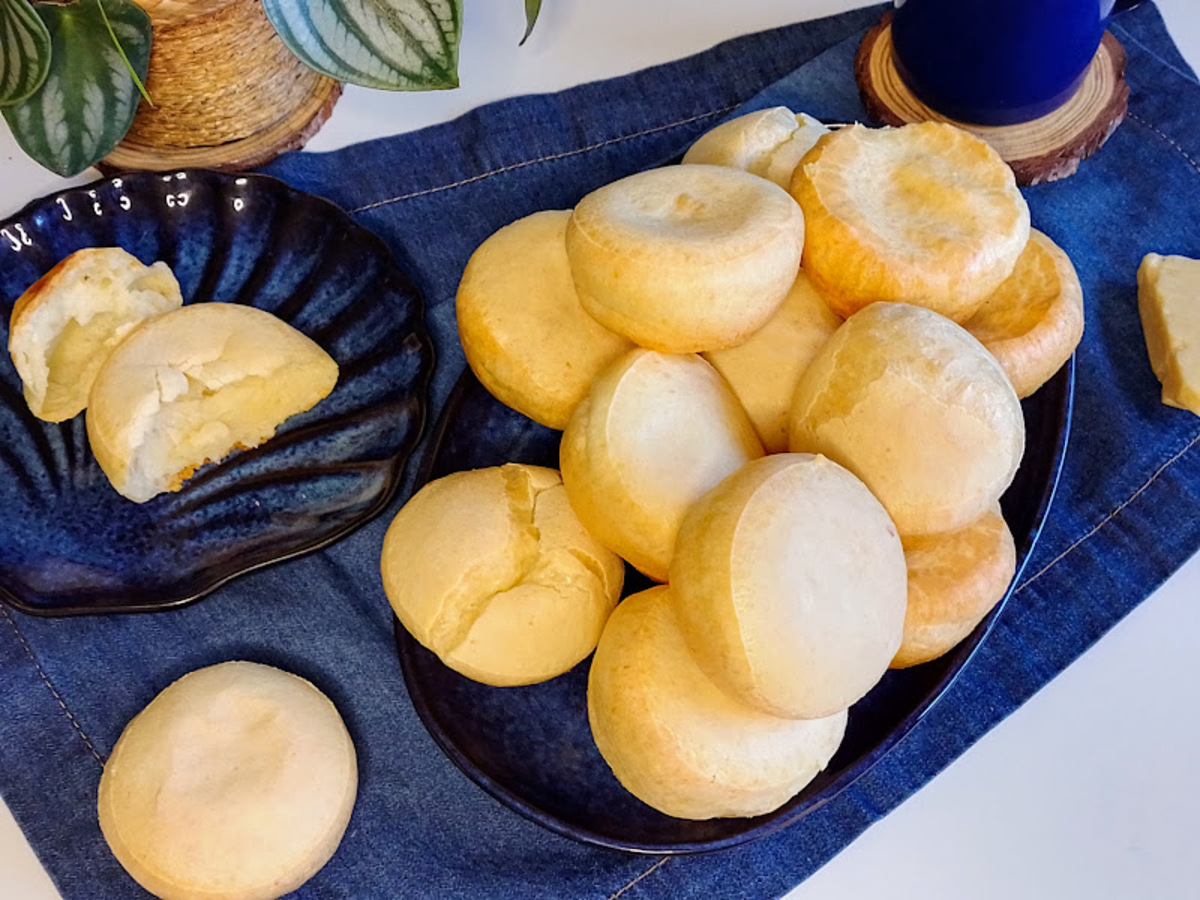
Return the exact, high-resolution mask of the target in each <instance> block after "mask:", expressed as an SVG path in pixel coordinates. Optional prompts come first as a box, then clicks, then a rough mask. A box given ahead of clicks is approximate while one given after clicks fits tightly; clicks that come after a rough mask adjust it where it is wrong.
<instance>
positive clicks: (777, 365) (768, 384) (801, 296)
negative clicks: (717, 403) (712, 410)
mask: <svg viewBox="0 0 1200 900" xmlns="http://www.w3.org/2000/svg"><path fill="white" fill-rule="evenodd" d="M841 324H842V320H841V319H840V318H839V317H838V316H837V315H835V314H834V312H833V311H832V310H831V309H830V308H829V304H828V303H826V302H825V299H824V298H823V297H822V296H821V295H820V294H819V293H817V290H816V288H814V287H813V286H812V282H811V281H810V280H809V278H808V276H807V275H806V274H805V272H804V270H803V269H801V270H800V272H799V274H798V275H797V276H796V283H795V284H793V285H792V289H791V290H790V291H788V295H787V297H786V298H784V301H783V304H782V305H781V306H780V307H779V309H778V310H777V311H776V313H775V315H773V316H771V318H770V319H768V320H767V323H766V324H765V325H763V327H762V328H760V329H758V331H756V332H754V334H752V335H750V337H748V338H747V339H746V340H745V341H744V342H743V343H741V344H738V346H736V347H730V348H728V349H726V350H710V351H708V352H707V353H705V354H703V356H704V358H705V359H706V360H708V362H709V364H710V365H712V367H713V368H714V369H716V370H717V371H718V372H719V373H720V374H721V377H722V378H724V379H725V380H726V381H727V382H728V383H729V386H730V387H731V388H733V392H734V394H736V395H737V398H738V400H740V401H741V404H742V406H743V407H744V408H745V410H746V414H747V415H749V416H750V421H751V422H753V423H754V429H755V430H756V431H757V432H758V436H759V437H760V438H761V439H762V442H763V448H764V449H765V450H766V451H767V452H768V453H782V452H783V451H785V450H787V448H788V446H787V445H788V417H789V416H790V415H791V410H792V396H793V395H794V394H795V393H796V384H797V382H799V381H800V376H801V375H802V374H803V373H804V370H805V369H807V368H808V364H809V363H810V362H811V361H812V359H813V357H814V356H816V355H817V351H818V350H820V349H821V347H823V346H824V344H825V342H826V341H827V340H829V338H830V337H832V336H833V333H834V332H835V331H836V330H837V328H838V326H839V325H841Z"/></svg>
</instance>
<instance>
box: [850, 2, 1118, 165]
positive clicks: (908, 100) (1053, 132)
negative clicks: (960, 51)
mask: <svg viewBox="0 0 1200 900" xmlns="http://www.w3.org/2000/svg"><path fill="white" fill-rule="evenodd" d="M891 18H892V16H891V13H890V12H888V13H885V14H884V17H883V19H882V20H881V21H880V23H879V24H878V25H876V26H875V27H874V28H872V29H871V30H870V31H869V32H867V35H866V37H864V38H863V41H862V44H861V45H859V48H858V56H857V58H856V59H855V61H854V77H855V79H856V80H857V81H858V88H859V92H860V93H861V94H862V99H863V105H864V106H866V108H867V112H868V113H869V114H870V115H871V116H872V117H873V118H875V119H877V120H878V121H880V122H882V123H884V124H886V125H907V124H909V123H911V122H928V121H933V122H950V123H951V124H953V125H957V126H958V127H960V128H963V129H965V130H967V131H969V132H971V133H972V134H975V135H978V136H979V137H981V138H983V139H984V140H985V141H987V142H988V143H989V144H991V145H992V146H993V147H995V148H996V151H997V152H998V153H999V154H1000V155H1001V156H1002V157H1003V158H1004V160H1005V161H1006V162H1007V163H1008V164H1009V165H1010V166H1012V170H1013V172H1014V174H1015V175H1016V177H1017V183H1018V184H1022V185H1028V184H1041V183H1043V182H1047V181H1057V180H1058V179H1060V178H1066V177H1067V176H1068V175H1073V174H1074V173H1075V171H1076V170H1077V169H1078V168H1079V163H1080V161H1082V160H1084V159H1086V158H1087V157H1089V156H1091V155H1092V154H1093V153H1095V152H1096V151H1097V150H1099V149H1100V147H1101V146H1102V145H1103V144H1104V142H1105V141H1106V140H1108V138H1109V135H1111V134H1112V133H1113V132H1114V131H1115V130H1116V129H1117V126H1118V125H1120V124H1121V121H1122V120H1123V119H1124V118H1125V112H1126V110H1127V109H1128V104H1129V85H1127V84H1126V83H1125V50H1124V48H1123V47H1122V46H1121V44H1120V42H1119V41H1118V40H1117V39H1116V38H1115V37H1113V36H1112V35H1111V34H1110V33H1108V32H1105V33H1104V39H1103V41H1101V43H1100V49H1099V50H1097V51H1096V56H1095V58H1094V59H1093V60H1092V63H1091V65H1090V66H1089V67H1088V70H1087V72H1086V73H1085V74H1084V78H1083V83H1082V84H1081V85H1080V86H1079V90H1078V91H1076V92H1075V95H1074V96H1073V97H1072V98H1071V99H1070V100H1068V101H1067V102H1066V103H1065V104H1063V105H1062V106H1060V107H1059V108H1058V109H1056V110H1054V112H1051V113H1047V114H1046V115H1044V116H1042V117H1041V118H1039V119H1033V120H1032V121H1029V122H1022V123H1020V124H1018V125H999V126H992V125H973V124H970V123H967V122H960V121H957V120H955V119H951V118H949V117H948V116H944V115H942V114H941V113H939V112H937V111H936V110H933V109H931V108H930V107H928V106H926V105H925V104H924V103H923V102H921V101H920V100H918V99H917V98H916V96H914V95H913V93H912V91H911V90H910V89H909V88H908V86H907V85H906V84H905V83H904V81H903V80H902V79H901V78H900V74H899V72H897V71H896V65H895V63H894V61H893V59H892V22H891Z"/></svg>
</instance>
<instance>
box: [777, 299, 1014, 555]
mask: <svg viewBox="0 0 1200 900" xmlns="http://www.w3.org/2000/svg"><path fill="white" fill-rule="evenodd" d="M790 442H791V448H792V450H795V451H799V452H806V453H823V454H825V455H826V456H828V457H829V458H830V459H833V460H836V461H837V462H839V463H841V464H842V465H843V466H845V467H846V468H847V469H849V470H850V471H851V472H853V473H854V474H856V475H857V476H858V477H859V478H861V479H862V480H863V481H864V482H866V484H867V486H868V487H869V488H870V489H871V490H872V492H874V494H875V496H876V497H878V498H879V500H880V502H882V503H883V505H884V507H885V508H886V509H887V511H888V513H889V514H890V515H891V517H892V520H893V521H894V522H895V523H896V528H897V529H898V530H899V532H900V534H901V535H902V536H905V537H908V536H911V535H917V534H932V533H935V532H941V531H953V530H955V529H957V528H962V527H963V526H965V525H967V524H969V523H970V522H973V521H975V520H976V519H978V518H979V517H980V516H982V515H983V514H984V513H985V512H987V511H988V510H989V509H990V508H991V507H992V505H993V504H994V503H995V502H996V501H997V500H998V499H999V498H1000V495H1001V494H1002V493H1004V490H1005V489H1006V488H1007V487H1008V485H1009V484H1010V483H1011V482H1012V479H1013V476H1014V475H1015V474H1016V471H1017V466H1018V465H1020V462H1021V456H1022V455H1023V453H1024V450H1025V419H1024V416H1023V414H1022V412H1021V403H1020V401H1019V400H1018V399H1017V395H1016V393H1015V392H1014V391H1013V387H1012V385H1011V384H1010V383H1009V380H1008V376H1007V375H1006V374H1005V372H1004V369H1003V368H1001V366H1000V363H998V362H997V361H996V358H995V357H994V356H992V354H990V353H988V352H987V350H985V349H984V347H983V345H982V344H980V343H979V341H977V340H976V339H975V338H973V337H972V336H971V335H970V334H968V333H967V332H966V330H964V329H963V328H962V327H961V326H959V325H956V324H954V323H953V322H951V321H950V320H949V319H947V318H945V317H944V316H940V315H938V314H937V313H935V312H933V311H932V310H928V309H924V308H921V307H918V306H909V305H908V304H904V303H876V304H873V305H871V306H868V307H867V308H866V309H864V310H862V311H861V312H858V313H856V314H854V315H853V316H851V317H850V318H849V319H847V320H846V321H845V323H844V324H843V325H842V326H841V327H840V328H839V329H838V330H837V332H836V333H835V334H834V335H833V337H832V338H830V339H829V341H828V342H827V343H826V344H825V346H824V347H822V348H821V350H820V351H819V352H818V353H817V356H816V358H815V359H814V360H813V361H812V363H811V364H810V365H809V367H808V368H807V369H806V370H805V372H804V374H803V375H802V376H800V383H799V385H798V386H797V388H796V396H795V399H794V400H793V405H792V415H791V425H790Z"/></svg>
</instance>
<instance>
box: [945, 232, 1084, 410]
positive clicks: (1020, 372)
mask: <svg viewBox="0 0 1200 900" xmlns="http://www.w3.org/2000/svg"><path fill="white" fill-rule="evenodd" d="M963 327H964V328H966V329H967V331H969V332H971V334H973V335H974V336H975V337H976V338H977V339H978V340H979V342H980V343H981V344H983V346H985V347H987V349H988V352H990V353H991V354H992V356H994V357H996V359H997V360H999V361H1000V365H1002V366H1003V367H1004V371H1005V372H1006V373H1007V374H1008V380H1009V381H1011V382H1012V385H1013V389H1014V390H1016V392H1017V396H1018V397H1028V396H1029V395H1030V394H1032V393H1033V392H1034V391H1036V390H1037V389H1038V388H1040V387H1041V386H1042V385H1043V384H1045V383H1046V382H1047V381H1049V380H1050V378H1051V377H1053V375H1054V373H1055V372H1057V371H1058V370H1059V369H1061V368H1062V367H1063V364H1064V363H1066V361H1067V360H1068V359H1070V358H1071V354H1072V353H1074V352H1075V348H1076V347H1077V346H1079V341H1080V340H1081V339H1082V338H1083V288H1082V286H1080V284H1079V275H1078V274H1077V273H1076V272H1075V266H1074V265H1072V263H1071V260H1070V258H1069V257H1068V256H1067V254H1066V253H1064V252H1063V251H1062V248H1060V247H1059V246H1058V245H1057V244H1056V243H1054V241H1052V240H1050V238H1048V237H1046V235H1044V234H1042V233H1041V232H1040V231H1038V230H1037V229H1036V228H1035V229H1033V230H1031V231H1030V233H1029V243H1027V244H1026V245H1025V250H1024V251H1023V252H1022V253H1021V256H1020V258H1018V259H1017V267H1016V268H1015V269H1013V273H1012V275H1010V276H1009V277H1008V278H1007V279H1006V280H1005V282H1004V283H1003V284H1001V285H1000V287H999V288H997V289H996V291H995V292H994V293H993V294H992V295H991V296H989V297H988V298H987V299H986V300H984V301H983V305H982V306H980V307H979V309H977V310H976V311H975V314H974V315H972V316H971V317H970V318H969V319H967V320H966V321H965V322H963Z"/></svg>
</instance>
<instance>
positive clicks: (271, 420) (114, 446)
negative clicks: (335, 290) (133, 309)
mask: <svg viewBox="0 0 1200 900" xmlns="http://www.w3.org/2000/svg"><path fill="white" fill-rule="evenodd" d="M337 377H338V367H337V363H336V362H334V360H333V359H332V357H330V356H329V354H328V353H326V352H325V351H324V350H322V349H321V348H320V347H319V346H318V345H317V344H316V343H315V342H314V341H312V340H310V339H309V338H308V337H306V336H305V335H303V334H301V333H300V332H299V331H297V330H296V329H295V328H292V327H291V326H290V325H288V324H287V323H286V322H284V321H283V320H281V319H278V318H276V317H275V316H273V315H271V313H269V312H266V311H264V310H261V309H255V308H254V307H252V306H242V305H241V304H236V303H196V304H192V305H190V306H184V307H182V308H180V309H177V310H174V311H173V312H170V313H166V314H164V315H161V316H158V317H157V318H155V319H152V320H150V321H147V322H145V323H144V324H142V325H141V326H140V327H139V328H137V329H136V330H135V331H133V332H132V333H131V334H130V335H129V336H128V337H126V338H125V340H123V341H122V342H121V343H120V344H118V345H117V347H116V348H115V349H114V350H113V352H112V353H111V354H110V355H109V357H108V358H107V359H106V360H105V361H104V364H103V365H102V366H101V367H100V370H99V371H98V372H97V373H96V380H95V382H94V383H93V385H92V390H91V395H90V398H89V401H88V410H87V433H88V440H89V442H90V443H91V447H92V452H93V453H94V454H95V456H96V461H97V462H98V463H99V464H100V468H101V469H103V470H104V474H105V475H107V476H108V479H109V481H111V482H112V485H113V487H114V488H116V489H117V491H119V492H120V493H121V494H122V495H123V496H125V497H128V498H129V499H130V500H134V501H136V502H138V503H142V502H144V501H146V500H149V499H150V498H152V497H154V496H156V495H157V494H160V493H162V492H163V491H177V490H179V489H180V488H181V487H182V486H183V482H184V481H186V480H187V479H188V478H190V477H191V476H192V474H193V473H194V472H195V470H196V469H198V468H199V467H201V466H203V465H204V464H206V463H209V462H214V461H217V460H221V459H223V458H225V457H226V456H228V455H229V454H230V453H232V452H233V451H234V450H235V449H237V448H242V449H248V448H252V447H256V446H258V445H259V444H261V443H263V442H264V441H266V440H267V439H269V438H270V437H272V436H273V435H274V434H275V430H276V429H277V428H278V427H279V425H281V424H282V423H283V422H284V421H286V420H287V419H288V418H290V417H291V416H294V415H296V414H298V413H301V412H304V411H306V410H308V409H311V408H312V407H313V406H315V405H316V404H317V403H319V402H320V401H321V400H322V399H324V398H325V397H326V396H327V395H328V394H329V392H330V391H332V390H333V387H334V385H335V384H336V383H337Z"/></svg>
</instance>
